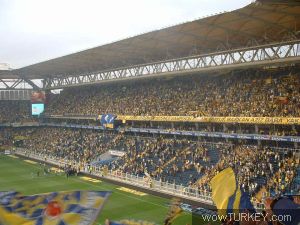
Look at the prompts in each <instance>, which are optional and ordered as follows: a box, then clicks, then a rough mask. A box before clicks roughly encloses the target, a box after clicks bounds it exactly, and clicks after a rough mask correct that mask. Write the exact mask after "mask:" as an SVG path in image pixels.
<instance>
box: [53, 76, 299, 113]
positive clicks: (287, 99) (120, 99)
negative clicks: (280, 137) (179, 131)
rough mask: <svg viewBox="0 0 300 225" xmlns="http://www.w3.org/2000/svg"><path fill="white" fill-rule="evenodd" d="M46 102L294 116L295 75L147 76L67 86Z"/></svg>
mask: <svg viewBox="0 0 300 225" xmlns="http://www.w3.org/2000/svg"><path fill="white" fill-rule="evenodd" d="M49 103H50V104H49V107H48V113H49V114H68V113H69V114H81V115H83V114H85V115H98V114H103V113H114V114H119V115H153V116H159V115H176V116H185V115H193V116H246V117H247V116H249V117H251V116H270V117H272V116H283V117H299V116H300V76H299V75H298V74H291V73H289V72H287V71H285V72H277V73H274V74H273V73H272V72H270V71H244V72H239V73H238V72H237V73H235V74H227V75H222V76H199V75H198V76H192V77H176V78H170V79H163V78H161V79H155V80H154V79H151V80H150V79H147V80H142V81H131V82H120V83H113V84H102V85H95V86H89V87H76V88H69V89H65V90H64V91H62V92H61V93H60V94H59V95H56V96H52V98H51V99H50V102H49Z"/></svg>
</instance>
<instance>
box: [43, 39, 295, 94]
mask: <svg viewBox="0 0 300 225" xmlns="http://www.w3.org/2000/svg"><path fill="white" fill-rule="evenodd" d="M295 62H300V40H294V41H286V42H280V43H273V44H266V45H259V46H255V47H248V48H240V49H234V50H229V51H221V52H216V53H210V54H203V55H196V56H191V57H185V58H179V59H172V60H166V61H161V62H154V63H149V64H140V65H134V66H130V67H123V68H117V69H111V70H104V71H99V72H94V73H89V74H78V75H76V76H67V77H61V78H48V79H45V81H44V89H49V90H50V89H60V88H64V87H70V86H78V85H86V84H93V83H101V82H105V81H112V80H121V79H122V80H123V79H132V78H140V77H151V76H160V75H161V76H164V75H177V74H186V73H199V72H205V71H209V70H220V69H226V68H227V69H235V68H241V67H251V66H266V65H274V64H280V63H295Z"/></svg>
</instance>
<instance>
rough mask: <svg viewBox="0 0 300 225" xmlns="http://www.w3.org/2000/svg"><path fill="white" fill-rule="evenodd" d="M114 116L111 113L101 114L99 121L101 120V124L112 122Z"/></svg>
mask: <svg viewBox="0 0 300 225" xmlns="http://www.w3.org/2000/svg"><path fill="white" fill-rule="evenodd" d="M116 117H117V116H116V115H113V114H102V115H101V119H100V122H101V124H102V125H104V124H113V123H114V121H115V118H116Z"/></svg>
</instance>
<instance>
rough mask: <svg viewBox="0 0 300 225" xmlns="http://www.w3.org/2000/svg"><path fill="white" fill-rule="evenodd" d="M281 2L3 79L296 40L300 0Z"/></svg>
mask: <svg viewBox="0 0 300 225" xmlns="http://www.w3.org/2000/svg"><path fill="white" fill-rule="evenodd" d="M261 2H262V3H261ZM269 2H270V3H269ZM282 2H283V1H268V0H265V1H263V0H261V1H260V2H255V3H252V4H250V5H248V6H246V7H244V8H241V9H238V10H235V11H231V12H227V13H222V14H218V15H214V16H210V17H206V18H203V19H199V20H195V21H192V22H187V23H184V24H180V25H176V26H172V27H169V28H165V29H161V30H157V31H152V32H149V33H145V34H142V35H138V36H135V37H131V38H128V39H124V40H121V41H117V42H114V43H111V44H107V45H103V46H99V47H96V48H92V49H88V50H85V51H81V52H78V53H74V54H70V55H66V56H63V57H59V58H55V59H51V60H48V61H45V62H41V63H37V64H34V65H30V66H26V67H23V68H20V69H16V70H13V71H10V72H7V71H0V79H1V78H2V79H3V78H14V77H26V78H30V79H41V78H47V77H60V76H67V75H75V74H82V73H87V72H96V71H101V70H105V69H112V68H119V67H124V66H131V65H135V64H143V63H149V62H152V61H161V60H166V59H170V58H179V57H185V56H190V55H196V54H202V53H208V52H215V51H219V50H227V49H232V48H239V47H247V46H252V45H258V44H265V43H271V42H279V41H282V40H287V39H293V38H294V39H297V38H299V37H300V3H299V1H287V2H289V3H282ZM115 29H117V28H115Z"/></svg>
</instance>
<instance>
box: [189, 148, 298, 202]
mask: <svg viewBox="0 0 300 225" xmlns="http://www.w3.org/2000/svg"><path fill="white" fill-rule="evenodd" d="M297 154H298V155H297ZM220 155H221V157H220V160H219V161H218V163H217V165H216V166H214V167H211V169H208V170H206V171H205V174H204V176H203V177H202V178H200V179H199V180H198V181H197V182H196V184H195V185H196V186H197V187H198V188H199V189H200V190H201V191H210V190H211V189H210V186H209V185H208V184H209V181H210V179H211V178H212V177H214V176H215V175H216V174H217V173H218V172H220V171H221V170H223V169H225V168H227V167H232V168H233V169H234V170H235V172H236V174H237V177H238V182H239V184H240V185H241V187H242V189H243V190H244V191H247V192H249V193H250V194H252V196H253V197H254V198H255V194H256V193H258V192H259V191H260V190H261V189H262V188H265V189H266V193H264V196H270V195H272V196H278V195H279V194H283V193H285V192H287V191H290V190H291V189H293V188H296V189H297V190H296V191H299V190H300V189H299V186H298V187H291V184H292V183H293V181H294V178H295V176H296V173H297V169H298V168H299V166H300V158H299V153H297V152H296V151H292V150H286V149H285V150H280V149H271V148H269V147H258V146H244V145H236V146H234V147H231V148H230V149H229V148H227V149H226V148H221V149H220Z"/></svg>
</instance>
